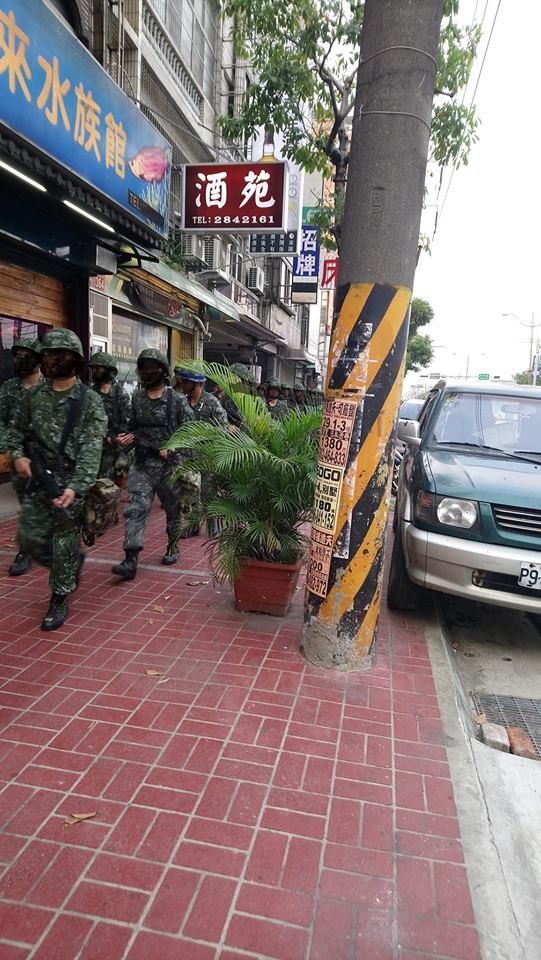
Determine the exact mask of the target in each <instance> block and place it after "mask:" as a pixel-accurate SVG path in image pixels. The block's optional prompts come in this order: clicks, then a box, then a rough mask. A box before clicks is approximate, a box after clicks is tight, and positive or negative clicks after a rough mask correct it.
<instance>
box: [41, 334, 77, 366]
mask: <svg viewBox="0 0 541 960" xmlns="http://www.w3.org/2000/svg"><path fill="white" fill-rule="evenodd" d="M41 349H42V350H71V351H72V353H76V354H77V356H78V357H81V359H82V360H84V358H85V355H84V353H83V345H82V343H81V341H80V340H79V337H78V336H77V334H76V333H74V332H73V330H66V329H64V328H63V327H57V328H56V330H49V332H48V333H46V334H45V336H44V338H43V340H42V341H41Z"/></svg>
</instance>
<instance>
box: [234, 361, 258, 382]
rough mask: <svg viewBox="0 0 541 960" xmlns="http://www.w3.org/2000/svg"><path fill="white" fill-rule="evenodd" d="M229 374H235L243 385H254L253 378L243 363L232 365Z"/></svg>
mask: <svg viewBox="0 0 541 960" xmlns="http://www.w3.org/2000/svg"><path fill="white" fill-rule="evenodd" d="M230 370H231V373H234V374H236V376H237V377H238V378H239V380H242V382H243V383H250V384H252V383H255V377H254V375H253V373H252V371H251V370H250V368H249V367H247V366H246V364H244V363H233V364H232V365H231V367H230Z"/></svg>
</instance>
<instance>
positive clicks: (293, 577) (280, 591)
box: [233, 560, 302, 617]
mask: <svg viewBox="0 0 541 960" xmlns="http://www.w3.org/2000/svg"><path fill="white" fill-rule="evenodd" d="M301 565H302V560H298V561H297V563H268V562H267V561H266V560H243V562H242V573H241V575H240V577H238V578H237V579H236V580H235V582H234V584H233V587H234V590H235V609H236V610H244V611H245V612H246V613H270V614H272V615H273V616H275V617H285V615H286V613H287V612H288V610H289V608H290V606H291V602H292V600H293V597H294V594H295V587H296V586H297V581H298V579H299V573H300V570H301Z"/></svg>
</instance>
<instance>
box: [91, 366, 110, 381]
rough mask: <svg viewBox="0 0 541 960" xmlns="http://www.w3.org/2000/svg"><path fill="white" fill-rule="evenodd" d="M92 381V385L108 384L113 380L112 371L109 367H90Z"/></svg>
mask: <svg viewBox="0 0 541 960" xmlns="http://www.w3.org/2000/svg"><path fill="white" fill-rule="evenodd" d="M92 379H93V381H94V383H110V382H111V381H112V379H113V371H112V370H110V369H109V367H100V366H96V367H92Z"/></svg>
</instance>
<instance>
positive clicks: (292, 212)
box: [250, 164, 304, 257]
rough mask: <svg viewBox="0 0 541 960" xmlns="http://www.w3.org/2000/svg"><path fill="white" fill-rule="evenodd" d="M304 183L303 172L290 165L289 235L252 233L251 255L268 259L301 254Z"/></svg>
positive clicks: (288, 196) (287, 226)
mask: <svg viewBox="0 0 541 960" xmlns="http://www.w3.org/2000/svg"><path fill="white" fill-rule="evenodd" d="M303 183H304V174H303V172H302V170H301V169H300V168H299V167H297V166H294V165H292V164H290V165H289V181H288V188H287V223H286V228H287V233H252V234H251V236H250V253H260V254H263V255H264V256H267V257H283V256H294V255H295V254H297V253H299V249H300V240H301V212H302V211H301V203H302V190H303Z"/></svg>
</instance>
